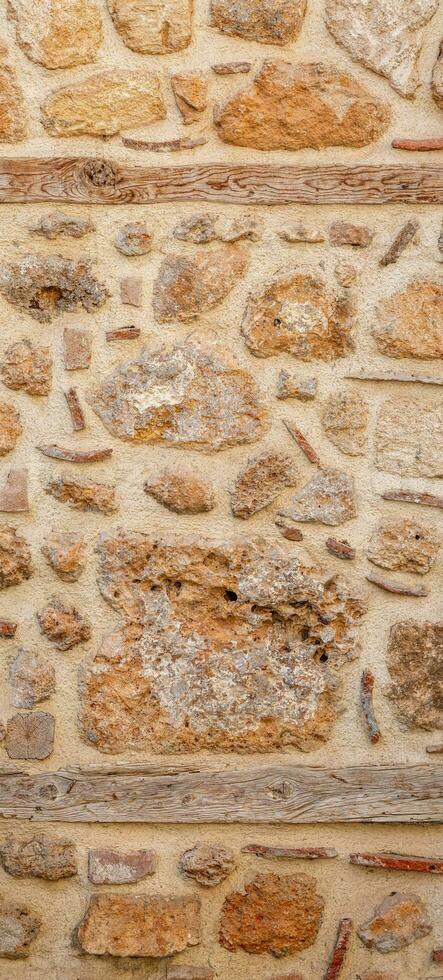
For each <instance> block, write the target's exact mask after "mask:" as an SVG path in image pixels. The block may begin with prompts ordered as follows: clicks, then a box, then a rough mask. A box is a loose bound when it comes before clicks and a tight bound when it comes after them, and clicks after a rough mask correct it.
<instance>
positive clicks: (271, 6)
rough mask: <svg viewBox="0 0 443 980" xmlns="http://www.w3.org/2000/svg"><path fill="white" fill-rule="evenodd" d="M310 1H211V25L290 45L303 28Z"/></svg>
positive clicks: (253, 37)
mask: <svg viewBox="0 0 443 980" xmlns="http://www.w3.org/2000/svg"><path fill="white" fill-rule="evenodd" d="M305 10H306V0H211V24H212V26H213V27H218V29H219V30H220V31H223V32H224V34H232V35H234V36H237V37H243V38H245V39H246V40H248V41H259V42H260V43H262V44H281V45H283V44H288V42H289V41H294V40H295V39H296V38H297V37H298V35H299V33H300V30H301V27H302V24H303V18H304V15H305Z"/></svg>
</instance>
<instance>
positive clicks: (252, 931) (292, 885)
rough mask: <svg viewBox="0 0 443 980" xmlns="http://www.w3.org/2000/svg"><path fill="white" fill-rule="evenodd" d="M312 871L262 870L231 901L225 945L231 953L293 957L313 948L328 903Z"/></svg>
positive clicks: (223, 926) (224, 919) (223, 928)
mask: <svg viewBox="0 0 443 980" xmlns="http://www.w3.org/2000/svg"><path fill="white" fill-rule="evenodd" d="M316 885H317V882H316V879H315V878H313V877H312V876H311V875H306V874H299V875H277V874H259V875H256V877H255V878H254V879H253V880H252V881H251V882H250V883H249V884H247V885H245V890H244V892H233V893H232V894H231V895H228V897H227V898H226V899H225V902H224V905H223V909H222V915H221V923H220V933H219V937H220V943H221V945H222V946H224V947H225V949H229V950H231V951H233V950H238V949H242V950H244V951H245V952H246V953H272V954H273V955H274V956H288V955H290V954H292V953H296V952H298V951H299V950H302V949H307V948H308V947H309V946H313V944H314V943H315V940H316V938H317V934H318V930H319V928H320V923H321V919H322V913H323V906H324V901H323V899H322V898H321V897H320V895H318V894H317V892H316Z"/></svg>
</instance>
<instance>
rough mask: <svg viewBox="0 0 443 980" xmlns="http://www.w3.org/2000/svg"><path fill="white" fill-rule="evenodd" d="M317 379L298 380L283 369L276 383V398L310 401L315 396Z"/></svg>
mask: <svg viewBox="0 0 443 980" xmlns="http://www.w3.org/2000/svg"><path fill="white" fill-rule="evenodd" d="M317 387H318V382H317V378H298V377H296V376H295V375H293V374H291V373H290V372H289V371H285V370H284V369H283V370H282V371H280V374H279V376H278V382H277V398H281V399H285V398H297V399H298V400H299V401H301V402H310V401H312V400H313V399H314V398H315V396H316V394H317Z"/></svg>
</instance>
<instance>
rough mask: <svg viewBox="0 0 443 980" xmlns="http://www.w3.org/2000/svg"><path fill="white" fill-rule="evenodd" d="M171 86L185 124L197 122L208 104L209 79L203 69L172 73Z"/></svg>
mask: <svg viewBox="0 0 443 980" xmlns="http://www.w3.org/2000/svg"><path fill="white" fill-rule="evenodd" d="M171 88H172V91H173V93H174V97H175V101H176V104H177V108H178V109H179V111H180V113H181V117H182V119H183V122H184V124H185V126H189V125H190V124H191V123H193V122H196V121H197V119H198V118H199V116H200V113H201V112H203V111H204V109H206V106H207V104H208V79H207V75H206V73H205V72H203V71H187V72H181V73H180V75H171Z"/></svg>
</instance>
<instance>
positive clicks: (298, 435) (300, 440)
mask: <svg viewBox="0 0 443 980" xmlns="http://www.w3.org/2000/svg"><path fill="white" fill-rule="evenodd" d="M285 426H286V428H287V430H288V432H289V434H290V435H291V436H292V438H293V439H295V441H296V443H297V445H298V446H300V449H301V450H302V452H304V454H305V456H306V458H307V459H309V462H310V463H316V464H319V463H320V459H319V457H318V456H317V453H316V452H315V449H313V448H312V446H311V445H310V443H309V442H308V440H307V439H306V438H305V436H304V435H303V433H302V432H300V429H297V428H296V426H295V425H291V423H290V422H286V421H285Z"/></svg>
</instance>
